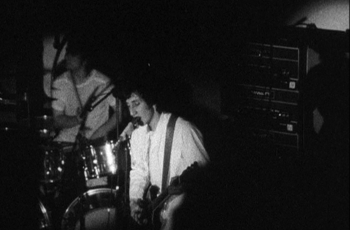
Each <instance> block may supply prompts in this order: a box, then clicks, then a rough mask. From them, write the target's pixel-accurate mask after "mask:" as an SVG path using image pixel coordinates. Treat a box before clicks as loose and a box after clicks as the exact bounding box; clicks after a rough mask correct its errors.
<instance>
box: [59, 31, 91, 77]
mask: <svg viewBox="0 0 350 230" xmlns="http://www.w3.org/2000/svg"><path fill="white" fill-rule="evenodd" d="M66 53H68V54H71V55H73V56H79V57H80V58H81V59H82V60H83V61H86V62H87V66H86V68H87V69H88V70H89V71H90V70H91V69H92V63H93V56H94V55H93V54H94V48H93V45H92V42H90V41H89V39H88V37H87V36H84V35H83V34H78V33H74V32H71V33H69V34H68V35H67V48H66Z"/></svg>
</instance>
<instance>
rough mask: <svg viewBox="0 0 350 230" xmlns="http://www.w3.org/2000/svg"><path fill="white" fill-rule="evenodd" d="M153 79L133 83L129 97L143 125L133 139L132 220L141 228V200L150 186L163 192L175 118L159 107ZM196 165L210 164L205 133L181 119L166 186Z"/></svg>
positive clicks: (130, 195) (143, 79)
mask: <svg viewBox="0 0 350 230" xmlns="http://www.w3.org/2000/svg"><path fill="white" fill-rule="evenodd" d="M148 74H149V73H148ZM150 77H151V76H149V75H147V74H143V75H142V76H140V78H139V79H140V80H139V81H138V82H136V83H134V84H132V86H131V87H130V88H129V89H128V92H127V95H126V96H127V101H126V102H127V105H128V108H129V111H130V114H131V116H132V117H133V118H139V119H140V123H141V126H140V127H139V128H137V129H136V130H134V131H133V133H132V135H131V139H130V155H131V171H130V192H129V198H130V209H131V216H132V218H133V219H134V220H135V221H136V222H137V223H138V224H139V225H143V224H144V223H145V222H144V219H143V217H142V213H143V211H144V207H142V205H141V203H142V202H140V201H141V200H142V199H143V197H144V194H145V191H146V190H147V188H148V187H149V185H150V184H151V185H152V186H156V187H158V188H159V190H160V191H161V190H163V189H164V188H162V177H163V173H164V172H163V161H164V149H165V142H166V134H167V125H168V122H169V119H170V117H171V115H172V114H171V113H166V112H162V111H161V110H160V108H159V107H158V99H159V94H158V93H159V89H157V87H156V86H157V83H156V82H155V81H154V80H153V79H151V78H150ZM194 162H197V163H198V165H199V166H206V165H207V164H208V162H209V156H208V154H207V152H206V150H205V148H204V144H203V139H202V134H201V132H200V131H199V130H198V129H197V128H196V127H195V126H194V125H193V124H192V123H190V122H188V121H186V120H184V119H182V118H181V117H179V118H177V120H176V123H175V127H174V134H173V141H172V147H171V154H170V164H169V168H168V181H166V184H167V185H169V184H170V182H171V179H172V178H175V177H178V176H180V175H181V174H182V173H183V172H184V170H186V169H187V168H188V167H190V166H191V165H192V164H193V163H194ZM180 196H181V195H180ZM166 229H172V227H171V226H169V227H168V228H166Z"/></svg>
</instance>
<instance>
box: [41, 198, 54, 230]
mask: <svg viewBox="0 0 350 230" xmlns="http://www.w3.org/2000/svg"><path fill="white" fill-rule="evenodd" d="M38 206H39V208H40V214H39V229H42V230H52V223H51V218H50V215H49V213H48V212H47V209H46V208H45V206H44V204H43V203H42V202H41V200H39V204H38Z"/></svg>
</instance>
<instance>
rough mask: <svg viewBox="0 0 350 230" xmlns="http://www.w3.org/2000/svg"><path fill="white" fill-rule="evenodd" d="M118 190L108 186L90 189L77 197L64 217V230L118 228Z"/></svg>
mask: <svg viewBox="0 0 350 230" xmlns="http://www.w3.org/2000/svg"><path fill="white" fill-rule="evenodd" d="M116 201H117V191H116V190H113V189H108V188H101V189H93V190H89V191H87V192H86V193H84V194H83V195H81V196H79V197H77V198H76V199H75V200H74V201H73V202H72V203H71V204H70V206H69V207H68V208H67V210H66V212H65V214H64V216H63V219H62V228H61V229H62V230H73V229H74V230H80V226H81V225H82V224H84V225H85V228H84V229H86V230H103V229H106V230H107V229H113V230H114V229H117V228H116V227H117V225H116Z"/></svg>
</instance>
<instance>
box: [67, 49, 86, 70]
mask: <svg viewBox="0 0 350 230" xmlns="http://www.w3.org/2000/svg"><path fill="white" fill-rule="evenodd" d="M65 59H66V68H67V70H78V69H80V68H82V67H84V62H83V60H82V59H81V57H80V56H79V55H73V54H70V53H66V56H65Z"/></svg>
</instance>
